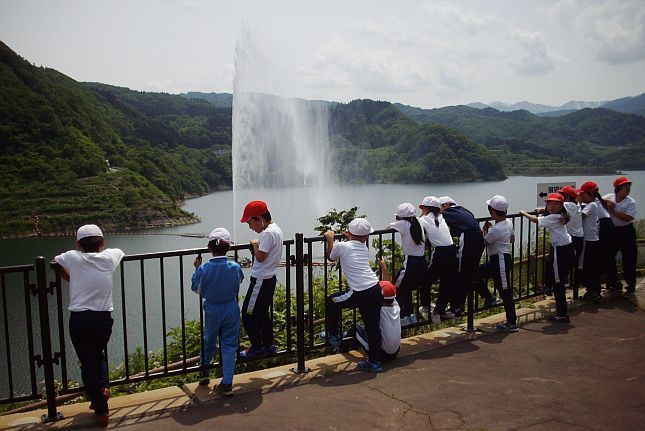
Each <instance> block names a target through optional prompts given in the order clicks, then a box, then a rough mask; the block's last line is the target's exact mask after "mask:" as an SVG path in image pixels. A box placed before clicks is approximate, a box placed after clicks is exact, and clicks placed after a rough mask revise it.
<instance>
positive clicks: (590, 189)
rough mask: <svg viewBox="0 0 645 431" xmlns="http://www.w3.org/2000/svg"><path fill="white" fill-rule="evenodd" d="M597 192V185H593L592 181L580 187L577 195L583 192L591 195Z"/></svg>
mask: <svg viewBox="0 0 645 431" xmlns="http://www.w3.org/2000/svg"><path fill="white" fill-rule="evenodd" d="M597 191H598V184H596V183H594V182H593V181H587V182H586V183H584V184H583V185H582V186H580V189H579V190H578V193H584V192H587V193H593V192H597Z"/></svg>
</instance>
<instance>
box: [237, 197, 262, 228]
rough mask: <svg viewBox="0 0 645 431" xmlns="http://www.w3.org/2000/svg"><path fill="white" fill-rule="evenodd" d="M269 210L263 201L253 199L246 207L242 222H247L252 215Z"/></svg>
mask: <svg viewBox="0 0 645 431" xmlns="http://www.w3.org/2000/svg"><path fill="white" fill-rule="evenodd" d="M267 211H269V208H267V204H265V203H264V202H263V201H251V202H249V203H248V204H246V206H245V207H244V214H242V218H241V219H240V223H246V222H247V221H249V220H250V219H251V217H258V216H261V215H262V214H264V213H266V212H267Z"/></svg>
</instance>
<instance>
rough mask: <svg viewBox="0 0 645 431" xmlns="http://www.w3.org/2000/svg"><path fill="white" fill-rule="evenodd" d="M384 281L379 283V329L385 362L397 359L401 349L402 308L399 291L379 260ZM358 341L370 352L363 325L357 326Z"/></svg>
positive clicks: (382, 356) (382, 355) (385, 266)
mask: <svg viewBox="0 0 645 431" xmlns="http://www.w3.org/2000/svg"><path fill="white" fill-rule="evenodd" d="M379 266H380V267H381V274H382V277H383V279H382V280H381V281H379V285H380V286H381V292H382V293H383V305H382V307H381V318H380V320H379V328H380V329H381V358H382V360H383V361H389V360H392V359H395V358H396V356H397V354H398V353H399V350H400V349H401V308H400V307H399V303H398V302H397V300H396V295H397V292H396V291H397V289H396V286H395V285H394V284H392V282H391V280H390V274H389V272H388V270H387V265H385V262H383V261H382V260H380V259H379ZM356 340H357V341H358V342H359V343H360V344H361V345H362V346H363V348H364V349H365V351H367V352H369V350H370V346H369V343H368V338H367V331H366V330H365V328H364V327H362V326H361V325H356Z"/></svg>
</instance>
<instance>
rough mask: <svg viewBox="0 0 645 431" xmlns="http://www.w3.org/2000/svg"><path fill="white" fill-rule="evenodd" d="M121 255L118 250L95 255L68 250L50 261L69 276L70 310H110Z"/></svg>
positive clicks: (109, 250) (111, 249)
mask: <svg viewBox="0 0 645 431" xmlns="http://www.w3.org/2000/svg"><path fill="white" fill-rule="evenodd" d="M124 255H125V254H124V253H123V251H121V250H119V249H118V248H106V249H105V250H103V251H101V252H99V253H84V252H81V251H79V250H70V251H66V252H65V253H62V254H59V255H58V256H56V257H55V258H54V260H55V261H56V263H58V264H59V265H60V266H62V267H63V268H64V269H65V271H67V273H68V274H69V306H68V307H67V309H68V310H70V311H87V310H91V311H112V310H113V309H114V306H113V305H112V286H113V283H114V271H115V270H116V268H117V266H119V262H121V259H123V256H124Z"/></svg>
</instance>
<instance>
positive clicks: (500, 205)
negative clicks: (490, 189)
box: [486, 195, 508, 211]
mask: <svg viewBox="0 0 645 431" xmlns="http://www.w3.org/2000/svg"><path fill="white" fill-rule="evenodd" d="M486 205H489V206H491V207H492V208H494V209H496V210H497V211H508V200H507V199H506V198H505V197H504V196H500V195H495V196H493V197H492V198H490V199H488V200H487V201H486Z"/></svg>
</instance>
